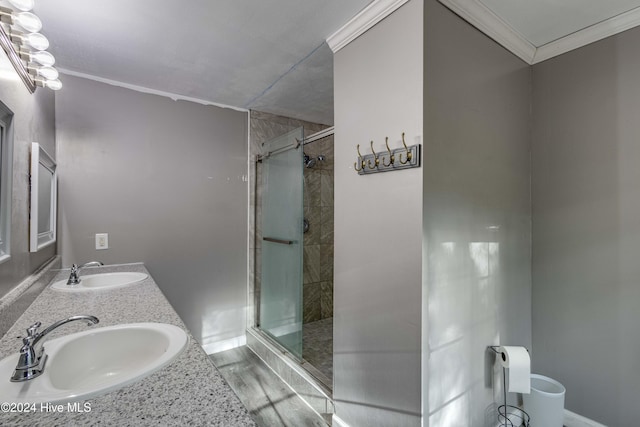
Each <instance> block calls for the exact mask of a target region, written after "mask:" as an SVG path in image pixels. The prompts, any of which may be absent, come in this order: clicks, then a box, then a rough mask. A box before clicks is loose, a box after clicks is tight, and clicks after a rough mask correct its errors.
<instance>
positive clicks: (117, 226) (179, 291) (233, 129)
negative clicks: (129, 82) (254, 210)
mask: <svg viewBox="0 0 640 427" xmlns="http://www.w3.org/2000/svg"><path fill="white" fill-rule="evenodd" d="M63 83H64V85H65V87H64V90H63V91H60V92H59V94H58V96H57V97H56V112H57V117H56V119H57V120H56V125H57V136H58V160H59V176H60V188H59V195H60V205H59V206H60V216H59V218H60V224H61V227H62V233H61V239H60V241H61V246H60V251H61V253H62V254H63V266H69V265H71V263H74V262H75V263H82V262H86V261H89V260H93V259H97V260H100V261H103V262H104V263H106V264H114V263H127V262H135V261H142V262H144V263H145V264H146V266H147V268H148V269H149V271H150V272H151V274H152V275H153V277H154V279H155V280H156V282H157V283H158V285H159V286H160V288H161V289H162V291H163V292H164V293H165V295H166V296H167V298H168V299H169V301H170V302H171V304H172V305H173V306H174V308H175V309H176V311H177V312H178V314H179V315H180V316H181V317H182V319H183V320H184V322H185V323H186V324H187V326H188V327H189V329H190V331H191V332H192V333H193V335H194V336H195V337H196V338H197V339H198V340H199V341H200V343H201V344H202V345H204V346H209V345H212V344H215V343H219V342H221V341H225V340H231V341H228V342H229V343H236V344H237V343H238V342H240V341H241V338H238V337H241V336H242V337H243V336H244V329H245V314H246V313H245V309H246V304H247V295H246V289H247V288H246V283H247V209H248V195H247V182H246V180H247V178H246V175H247V126H248V123H247V122H248V118H247V113H244V112H238V111H234V110H230V109H223V108H219V107H214V106H203V105H199V104H195V103H191V102H185V101H177V102H176V101H172V100H170V99H168V98H164V97H160V96H156V95H149V94H143V93H139V92H134V91H131V90H128V89H123V88H118V87H114V86H110V85H107V84H103V83H97V82H94V81H90V80H85V79H81V78H77V77H70V76H64V81H63ZM95 233H109V246H110V248H109V249H108V250H102V251H96V250H95V240H94V235H95ZM141 303H142V304H143V303H144V302H141ZM239 340H240V341H239Z"/></svg>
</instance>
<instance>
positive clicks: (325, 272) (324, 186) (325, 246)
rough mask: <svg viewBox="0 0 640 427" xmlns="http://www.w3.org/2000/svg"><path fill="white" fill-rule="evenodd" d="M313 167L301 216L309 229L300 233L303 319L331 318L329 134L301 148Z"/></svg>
mask: <svg viewBox="0 0 640 427" xmlns="http://www.w3.org/2000/svg"><path fill="white" fill-rule="evenodd" d="M304 151H305V153H306V154H307V155H308V156H310V157H311V158H317V157H318V156H319V155H323V156H324V157H325V160H324V161H317V162H316V164H315V166H314V167H313V168H305V170H304V180H305V186H306V188H305V197H304V216H305V218H306V219H307V220H308V221H309V231H307V232H306V233H305V234H304V248H303V251H304V255H303V274H304V275H303V282H304V288H303V322H304V323H308V322H315V321H316V320H321V319H327V318H329V317H333V135H331V136H328V137H326V138H322V139H321V140H318V141H315V142H312V143H311V144H308V145H306V146H305V147H304Z"/></svg>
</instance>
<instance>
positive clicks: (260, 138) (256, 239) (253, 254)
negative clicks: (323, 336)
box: [247, 111, 333, 325]
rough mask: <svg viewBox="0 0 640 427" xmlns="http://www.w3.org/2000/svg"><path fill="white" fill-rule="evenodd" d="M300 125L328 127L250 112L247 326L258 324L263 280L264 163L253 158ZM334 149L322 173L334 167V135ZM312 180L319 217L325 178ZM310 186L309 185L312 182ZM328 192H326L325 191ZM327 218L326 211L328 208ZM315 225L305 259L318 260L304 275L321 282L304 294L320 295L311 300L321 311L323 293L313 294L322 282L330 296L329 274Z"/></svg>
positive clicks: (313, 130) (313, 129) (310, 129)
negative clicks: (313, 236) (262, 216)
mask: <svg viewBox="0 0 640 427" xmlns="http://www.w3.org/2000/svg"><path fill="white" fill-rule="evenodd" d="M300 126H303V127H304V133H305V136H308V135H311V134H314V133H316V132H319V131H321V130H323V129H325V128H327V127H328V126H326V125H320V124H316V123H310V122H305V121H302V120H296V119H291V118H288V117H282V116H277V115H274V114H269V113H263V112H260V111H251V113H250V125H249V127H250V132H249V135H250V137H249V158H250V162H251V165H250V167H249V188H250V195H249V198H250V199H249V200H250V202H249V203H250V209H249V283H248V286H249V305H250V306H249V309H248V310H247V315H248V319H247V325H255V324H256V321H257V319H259V318H260V285H261V283H260V280H261V271H262V266H261V259H262V230H261V221H260V210H261V206H262V186H261V182H262V173H261V172H262V170H261V169H262V168H261V165H260V164H259V163H255V162H254V160H255V158H256V156H257V155H259V154H262V144H263V143H265V142H267V141H269V140H271V139H273V138H276V137H278V136H280V135H283V134H285V133H287V132H289V131H291V130H293V129H296V128H298V127H300ZM326 139H328V138H325V139H323V140H322V141H317V142H315V143H313V144H309V145H308V146H307V147H309V148H311V146H312V145H314V144H320V143H323V142H324V141H325V140H326ZM307 147H305V150H307ZM331 148H332V150H331V157H330V159H331V160H329V155H327V154H325V156H326V157H327V160H326V161H325V165H321V166H317V167H316V169H317V171H318V172H322V171H323V170H324V171H325V172H326V171H327V169H322V168H324V167H327V165H328V164H329V163H330V164H331V169H333V137H331ZM313 150H314V148H311V150H310V151H309V152H307V153H308V154H310V155H311V152H312V151H313ZM314 152H315V151H314ZM306 172H307V170H305V180H306ZM311 180H314V182H315V184H317V185H318V190H317V194H318V196H316V197H317V200H318V202H317V206H318V207H319V208H320V210H319V212H320V216H319V217H320V218H322V215H321V214H322V203H321V200H322V192H321V186H320V183H321V181H322V177H321V174H320V179H319V180H318V179H317V178H316V177H314V178H310V179H309V181H311ZM325 183H327V179H326V178H325ZM307 185H309V183H308V184H307ZM325 187H326V188H328V185H325ZM331 188H332V189H333V184H332V182H331ZM325 193H327V192H326V191H325ZM327 195H328V194H325V201H326V200H327ZM314 200H315V199H314ZM331 200H332V203H331V205H333V191H332V192H331ZM313 203H315V202H313ZM326 207H327V206H325V208H326ZM308 210H309V209H307V201H306V200H305V214H306V212H307V211H308ZM256 218H257V219H258V220H257V221H256ZM325 218H327V214H326V211H325ZM314 222H315V221H314ZM318 224H320V222H318ZM314 228H315V229H316V231H315V232H317V233H318V240H314V239H308V238H307V237H306V235H305V243H304V244H305V247H304V257H305V259H309V258H310V259H312V260H315V262H314V267H313V268H311V267H308V266H306V265H305V266H304V274H305V280H304V281H305V283H306V282H307V280H308V278H313V279H316V278H317V280H315V282H309V283H319V286H318V287H317V288H315V289H313V290H311V289H310V292H306V291H307V289H306V287H305V289H304V291H305V292H304V293H305V294H308V293H311V294H312V295H317V297H316V298H313V299H312V300H314V301H317V302H316V303H312V304H310V305H311V306H314V307H317V308H315V309H314V310H315V311H316V312H318V313H320V314H321V313H322V308H321V307H322V305H321V302H319V301H320V295H321V293H313V291H316V289H322V286H323V284H324V287H325V295H327V294H328V293H329V291H328V290H327V287H328V282H327V281H323V280H321V278H322V277H327V273H326V272H325V273H324V274H321V272H322V271H323V270H322V269H321V268H320V265H319V261H320V256H321V255H320V254H321V251H320V246H321V244H320V242H321V241H322V239H321V234H322V232H321V227H314ZM310 232H311V231H310ZM307 234H309V233H307ZM308 241H309V242H316V241H317V242H318V243H317V244H316V245H312V246H317V248H314V249H311V251H308V250H307V242H308ZM324 241H325V242H326V241H327V238H326V237H325V240H324ZM331 241H332V242H333V234H332V235H331ZM326 245H327V244H326V243H325V246H326ZM332 246H333V245H332ZM314 251H315V252H316V253H317V256H314V255H313V254H308V252H314ZM325 258H326V259H329V253H328V252H327V251H326V250H325ZM331 260H333V251H331ZM311 269H313V270H314V271H315V272H316V273H312V274H309V273H307V272H308V271H310V270H311ZM332 275H333V271H332V272H331V276H332ZM331 296H333V290H331ZM331 301H333V298H331ZM328 308H329V307H328V304H327V303H325V312H326V311H327V310H328ZM331 311H333V307H331ZM319 318H320V317H318V319H319ZM316 320H317V319H316Z"/></svg>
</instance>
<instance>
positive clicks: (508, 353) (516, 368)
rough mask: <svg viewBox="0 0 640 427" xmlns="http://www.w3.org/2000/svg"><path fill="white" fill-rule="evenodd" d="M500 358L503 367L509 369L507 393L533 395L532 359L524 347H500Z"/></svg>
mask: <svg viewBox="0 0 640 427" xmlns="http://www.w3.org/2000/svg"><path fill="white" fill-rule="evenodd" d="M498 353H499V355H498V358H499V360H500V364H501V365H502V367H504V368H507V371H506V375H507V378H508V384H509V385H508V386H507V391H508V392H510V393H525V394H529V393H531V358H530V357H529V352H528V351H527V349H526V348H524V347H516V346H508V345H505V346H502V347H498Z"/></svg>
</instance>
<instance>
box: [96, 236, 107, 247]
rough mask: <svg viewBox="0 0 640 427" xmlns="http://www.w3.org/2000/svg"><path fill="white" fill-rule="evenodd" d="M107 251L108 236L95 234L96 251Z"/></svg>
mask: <svg viewBox="0 0 640 427" xmlns="http://www.w3.org/2000/svg"><path fill="white" fill-rule="evenodd" d="M102 249H109V234H107V233H98V234H96V250H98V251H99V250H102Z"/></svg>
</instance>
